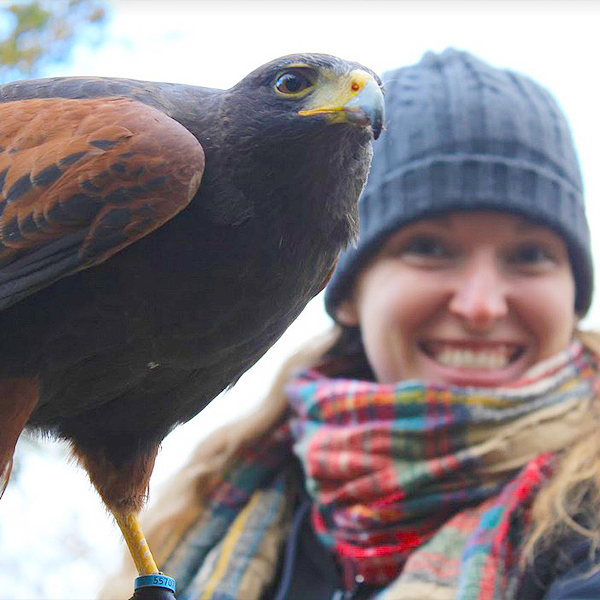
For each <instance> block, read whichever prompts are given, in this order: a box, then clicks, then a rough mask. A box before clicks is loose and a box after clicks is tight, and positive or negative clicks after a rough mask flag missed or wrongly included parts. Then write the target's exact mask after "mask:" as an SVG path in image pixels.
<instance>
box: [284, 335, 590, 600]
mask: <svg viewBox="0 0 600 600" xmlns="http://www.w3.org/2000/svg"><path fill="white" fill-rule="evenodd" d="M596 387H597V370H596V363H595V360H594V358H593V357H592V356H590V355H589V353H588V352H586V351H584V350H583V348H582V346H581V345H580V344H579V343H575V344H573V345H572V346H571V347H570V348H569V349H568V350H567V351H565V352H563V353H561V354H560V355H557V356H555V357H553V358H552V359H549V360H547V361H545V362H543V363H541V364H539V365H537V366H536V367H534V368H533V369H532V370H530V371H529V372H528V373H526V374H525V376H524V377H523V378H522V379H521V380H519V381H518V382H515V383H513V384H511V385H510V386H507V387H505V388H501V389H494V390H489V389H486V388H456V387H446V386H441V385H425V384H423V383H422V382H419V381H407V382H402V383H399V384H396V385H382V384H377V383H371V382H366V381H356V380H349V379H331V378H327V377H326V376H324V375H323V374H321V373H319V372H318V371H314V370H313V371H310V372H308V373H306V374H304V375H303V376H301V377H300V378H298V379H297V380H296V381H294V382H293V383H292V384H291V385H290V386H289V387H288V394H289V398H290V403H291V405H292V408H293V410H294V411H295V413H296V416H295V418H294V419H293V420H292V422H291V424H292V432H293V435H294V438H295V440H296V442H295V446H294V450H295V452H296V454H297V455H298V457H299V458H300V460H301V462H302V464H303V468H304V471H305V474H306V478H307V486H308V490H309V493H310V494H311V496H312V498H313V500H314V505H313V506H314V508H313V515H312V516H313V524H314V527H315V530H316V532H317V533H318V535H319V537H320V538H321V540H322V541H323V543H324V544H325V545H326V546H328V547H329V548H330V549H331V550H332V551H333V552H334V553H335V555H336V556H337V557H338V559H339V562H340V564H341V565H342V567H343V569H344V571H345V573H346V574H347V577H346V579H347V581H348V585H351V583H350V582H352V581H354V580H355V579H356V580H358V581H364V582H366V583H369V584H375V585H390V584H391V583H392V582H394V580H395V579H396V578H397V577H398V574H399V573H400V572H401V571H402V576H401V577H400V580H402V585H401V586H395V585H393V584H392V585H390V590H392V589H394V590H395V591H394V592H391V591H390V592H389V593H387V594H386V593H384V594H383V595H382V598H388V597H389V598H393V599H394V600H399V599H400V598H405V597H406V598H424V597H428V598H434V597H436V598H437V597H438V596H432V595H431V592H432V590H433V588H438V591H439V589H446V591H447V592H448V593H449V594H450V595H448V596H445V595H442V596H439V597H444V598H445V597H448V598H454V597H459V598H478V599H483V598H490V599H491V598H498V597H500V596H499V595H498V594H497V593H496V592H497V591H498V589H500V588H502V589H504V587H505V584H506V581H505V579H506V576H507V573H508V571H509V570H510V569H511V568H512V567H513V566H514V560H513V559H514V557H515V556H518V553H517V547H518V545H519V543H520V540H521V538H522V533H523V531H524V529H525V527H526V525H527V518H528V511H527V508H528V507H529V505H530V504H531V502H532V500H533V498H534V496H535V493H536V491H537V490H538V488H539V487H540V485H541V484H542V483H543V481H544V480H545V478H546V477H547V476H548V475H549V473H550V472H551V466H552V462H553V461H552V457H553V452H554V451H558V450H560V449H563V448H564V447H566V446H567V445H568V444H570V443H572V442H573V441H574V440H576V439H578V438H579V437H581V435H582V433H583V432H584V430H585V429H586V427H589V425H588V423H589V417H586V415H589V403H590V401H591V398H592V397H593V395H594V392H595V389H596ZM586 419H587V420H586ZM519 471H520V473H519ZM459 511H460V512H459ZM457 513H458V514H457ZM453 515H457V516H456V517H454V518H452V517H453ZM516 516H518V519H517V521H518V523H514V522H513V521H514V519H515V518H516ZM434 534H435V535H434ZM428 544H429V545H428ZM416 549H419V550H416ZM450 556H453V557H454V560H448V558H449V557H450ZM409 557H410V558H411V561H409V562H408V563H407V559H408V558H409ZM459 573H460V575H461V577H462V578H463V579H462V581H459V576H458V575H459ZM465 577H466V579H465ZM484 582H485V583H484ZM425 584H427V585H425ZM484 585H485V590H483V587H482V586H484ZM415 586H416V587H415ZM423 586H425V587H423ZM440 586H441V587H440ZM461 586H462V587H461ZM498 586H500V587H498ZM457 587H458V588H460V589H462V591H461V592H460V593H459V594H458V596H457V595H456V589H457ZM463 588H464V589H463ZM399 589H402V594H401V593H400V591H399ZM404 593H406V594H408V595H403V594H404ZM411 594H412V595H411Z"/></svg>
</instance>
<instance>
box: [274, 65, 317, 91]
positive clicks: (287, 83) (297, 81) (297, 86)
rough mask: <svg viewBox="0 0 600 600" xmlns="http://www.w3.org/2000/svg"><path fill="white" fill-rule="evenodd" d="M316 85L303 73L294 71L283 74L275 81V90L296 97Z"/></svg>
mask: <svg viewBox="0 0 600 600" xmlns="http://www.w3.org/2000/svg"><path fill="white" fill-rule="evenodd" d="M313 85H314V83H313V81H312V79H311V78H310V77H309V76H308V75H306V74H304V73H303V72H301V71H299V70H297V69H294V70H293V71H285V72H283V73H281V74H280V75H279V76H278V77H277V79H276V80H275V89H276V90H277V91H278V92H279V93H280V94H285V95H290V94H291V95H295V94H300V93H301V92H303V91H304V90H306V89H308V88H311V87H312V86H313Z"/></svg>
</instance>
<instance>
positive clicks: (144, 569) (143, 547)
mask: <svg viewBox="0 0 600 600" xmlns="http://www.w3.org/2000/svg"><path fill="white" fill-rule="evenodd" d="M111 512H112V514H113V516H114V517H115V521H116V522H117V525H118V526H119V527H120V529H121V533H122V534H123V538H124V539H125V542H126V544H127V547H128V548H129V553H130V554H131V558H133V562H134V563H135V566H136V568H137V570H138V573H139V574H140V575H151V574H152V573H158V572H159V570H158V567H157V566H156V562H155V561H154V557H153V556H152V552H150V547H149V546H148V542H147V541H146V537H145V536H144V532H143V531H142V526H141V525H140V522H139V519H138V517H137V514H136V513H135V512H121V511H119V510H118V509H115V508H111Z"/></svg>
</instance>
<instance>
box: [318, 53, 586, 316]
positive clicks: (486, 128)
mask: <svg viewBox="0 0 600 600" xmlns="http://www.w3.org/2000/svg"><path fill="white" fill-rule="evenodd" d="M384 82H385V88H386V117H387V118H386V121H387V123H386V131H385V132H384V134H383V135H382V136H381V138H380V139H379V140H378V141H377V142H376V144H375V152H374V157H373V165H372V168H371V173H370V175H369V181H368V183H367V186H366V188H365V190H364V192H363V194H362V196H361V199H360V202H359V214H360V237H359V241H358V245H357V247H356V248H348V249H347V250H346V251H345V252H344V253H343V254H342V257H341V259H340V262H339V264H338V266H337V268H336V270H335V272H334V275H333V277H332V279H331V282H330V283H329V286H328V287H327V291H326V295H325V304H326V308H327V311H328V312H329V314H330V315H331V316H333V317H334V316H335V310H336V308H337V306H338V305H339V304H340V302H341V301H342V300H344V299H346V298H348V297H349V296H350V294H351V292H352V287H353V284H354V281H355V279H356V276H357V275H358V273H359V272H360V271H361V270H362V269H363V268H364V267H365V266H366V264H367V263H368V261H369V260H370V259H371V258H372V257H373V256H374V255H375V254H376V253H377V251H378V250H379V248H380V247H381V246H382V244H383V243H384V241H385V240H386V238H387V237H388V236H389V235H390V234H391V233H393V232H395V231H397V230H398V229H399V228H400V227H402V226H404V225H406V224H408V223H410V222H412V221H415V220H418V219H421V218H424V217H430V216H433V215H435V214H439V213H441V212H446V211H450V210H486V209H490V210H502V211H508V212H512V213H516V214H519V215H523V216H526V217H529V218H531V219H533V220H535V221H536V222H539V223H542V224H544V225H547V226H549V227H551V228H552V229H554V230H555V231H556V232H558V234H559V235H561V236H562V237H563V239H564V240H565V241H566V243H567V247H568V249H569V256H570V260H571V266H572V269H573V274H574V277H575V283H576V299H575V310H576V311H577V313H578V314H579V315H583V314H585V312H586V311H587V310H588V308H589V305H590V302H591V296H592V285H593V273H592V259H591V254H590V239H589V231H588V226H587V221H586V217H585V212H584V201H583V189H582V182H581V175H580V172H579V166H578V161H577V157H576V154H575V149H574V147H573V141H572V139H571V134H570V131H569V126H568V125H567V122H566V120H565V118H564V116H563V114H562V112H561V110H560V108H559V107H558V105H557V104H556V102H555V100H554V99H553V98H552V97H551V96H550V94H549V93H548V92H547V91H546V90H544V89H543V88H542V87H540V86H539V85H538V84H536V83H534V82H533V81H531V80H530V79H528V78H527V77H524V76H523V75H519V74H517V73H513V72H511V71H505V70H501V69H496V68H494V67H491V66H490V65H487V64H486V63H484V62H482V61H481V60H479V59H477V58H475V57H474V56H472V55H470V54H468V53H467V52H461V51H458V50H454V49H448V50H445V51H444V52H442V53H441V54H434V53H432V52H428V53H427V54H425V55H424V56H423V58H422V59H421V61H420V62H419V63H418V64H416V65H414V66H412V67H405V68H402V69H398V70H396V71H391V72H389V73H387V74H386V76H384Z"/></svg>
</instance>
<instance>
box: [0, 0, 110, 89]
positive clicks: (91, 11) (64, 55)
mask: <svg viewBox="0 0 600 600" xmlns="http://www.w3.org/2000/svg"><path fill="white" fill-rule="evenodd" d="M2 4H3V6H2V5H0V82H6V81H12V80H14V79H22V78H24V77H36V76H40V75H43V72H44V69H45V68H47V67H48V66H49V65H51V64H54V63H58V62H63V61H67V60H68V59H69V57H70V55H71V52H72V50H73V48H74V46H75V45H76V44H78V43H82V42H83V43H87V44H96V43H99V42H100V40H101V39H102V34H103V29H104V27H103V26H104V25H105V23H106V19H107V10H108V9H107V2H106V0H22V1H20V2H11V3H10V4H9V3H6V2H4V3H2Z"/></svg>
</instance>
